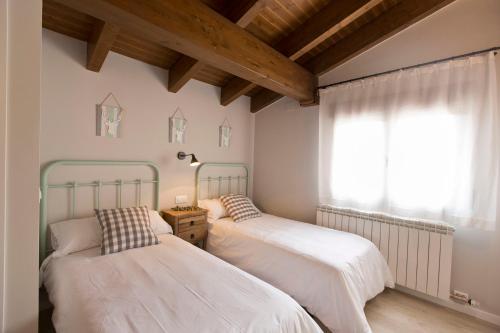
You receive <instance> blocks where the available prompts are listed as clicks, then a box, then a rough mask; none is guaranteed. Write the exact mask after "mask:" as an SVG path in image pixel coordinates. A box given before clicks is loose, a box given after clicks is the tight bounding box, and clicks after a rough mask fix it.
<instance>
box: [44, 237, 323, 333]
mask: <svg viewBox="0 0 500 333" xmlns="http://www.w3.org/2000/svg"><path fill="white" fill-rule="evenodd" d="M159 238H160V241H161V244H159V245H154V246H148V247H143V248H138V249H132V250H127V251H123V252H120V253H115V254H111V255H105V256H100V255H99V248H93V249H90V250H86V251H81V252H77V253H74V254H71V255H67V256H63V257H60V258H54V259H51V260H50V262H49V263H48V265H47V266H46V269H45V271H44V274H43V281H44V285H45V287H46V289H47V291H48V294H49V298H50V300H51V302H52V304H54V306H55V308H54V314H53V323H54V326H55V328H56V330H57V332H60V333H64V332H71V333H78V332H86V333H92V332H100V333H105V332H109V333H116V332H120V333H124V332H148V333H154V332H175V333H177V332H297V333H298V332H321V330H320V329H319V327H318V326H317V324H316V323H315V322H314V321H313V320H312V319H311V317H310V316H309V315H308V314H307V313H306V312H305V311H304V309H302V308H301V307H300V306H299V305H298V304H297V302H295V301H294V300H293V299H291V298H290V297H289V296H288V295H286V294H285V293H283V292H281V291H279V290H277V289H276V288H274V287H272V286H270V285H268V284H267V283H265V282H263V281H261V280H259V279H257V278H255V277H253V276H251V275H250V274H247V273H245V272H243V271H241V270H240V269H238V268H236V267H234V266H231V265H229V264H227V263H225V262H223V261H222V260H220V259H218V258H216V257H214V256H212V255H210V254H208V253H206V252H204V251H202V250H200V249H198V248H196V247H195V246H193V245H190V244H188V243H186V242H184V241H183V240H181V239H179V238H177V237H175V236H172V235H161V236H159Z"/></svg>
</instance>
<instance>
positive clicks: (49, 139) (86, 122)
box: [40, 30, 253, 208]
mask: <svg viewBox="0 0 500 333" xmlns="http://www.w3.org/2000/svg"><path fill="white" fill-rule="evenodd" d="M85 62H86V43H83V42H81V41H78V40H75V39H72V38H69V37H66V36H63V35H61V34H58V33H55V32H52V31H49V30H44V31H43V72H42V86H43V91H42V128H41V136H40V140H41V164H42V165H43V164H45V163H46V162H48V161H51V160H55V159H128V160H151V161H153V162H155V163H157V164H158V165H159V166H160V172H161V177H162V179H161V190H160V191H161V193H160V206H161V208H168V207H172V206H174V205H175V203H174V197H175V195H179V194H187V195H188V196H189V203H191V200H192V199H193V194H194V172H195V168H193V167H190V166H189V161H188V160H185V161H179V160H177V158H176V155H177V152H178V151H180V150H182V151H185V152H187V153H195V154H196V157H197V158H198V159H199V160H200V161H201V162H207V161H210V162H244V163H248V164H251V163H252V146H253V139H252V138H253V136H252V131H253V115H251V113H250V112H249V104H250V103H249V99H248V98H246V97H245V98H240V99H238V100H237V101H235V102H234V103H232V104H231V105H230V106H228V107H225V108H224V107H222V106H220V104H219V93H220V90H219V88H216V87H214V86H211V85H208V84H205V83H201V82H198V81H195V80H191V81H190V82H189V83H188V84H187V85H186V86H185V87H184V88H183V89H181V90H180V91H179V92H178V93H176V94H173V93H169V92H168V91H167V89H166V84H167V81H168V72H167V71H165V70H162V69H160V68H157V67H153V66H150V65H147V64H144V63H141V62H139V61H136V60H134V59H131V58H127V57H125V56H122V55H119V54H116V53H110V54H109V55H108V57H107V59H106V61H105V63H104V65H103V67H102V69H101V71H100V72H99V73H95V72H91V71H88V70H86V69H85ZM108 92H113V94H114V95H115V96H116V97H117V98H118V100H119V102H120V104H121V105H122V107H124V109H125V115H124V117H123V122H122V126H123V127H122V137H121V138H119V139H109V138H105V137H97V136H96V135H95V122H96V121H95V105H96V104H98V103H100V102H101V101H102V99H103V98H104V97H105V96H106V95H107V94H108ZM177 107H180V108H181V109H182V112H183V113H184V115H185V117H186V118H187V119H188V129H187V143H186V144H184V145H178V144H170V143H169V142H168V121H169V117H170V116H171V115H172V113H173V112H174V111H175V109H176V108H177ZM226 116H227V117H228V119H229V121H230V123H231V126H232V134H233V135H232V141H231V146H230V148H229V149H222V148H219V147H218V139H219V137H218V135H219V134H218V131H219V125H220V124H221V123H222V122H223V120H224V117H226Z"/></svg>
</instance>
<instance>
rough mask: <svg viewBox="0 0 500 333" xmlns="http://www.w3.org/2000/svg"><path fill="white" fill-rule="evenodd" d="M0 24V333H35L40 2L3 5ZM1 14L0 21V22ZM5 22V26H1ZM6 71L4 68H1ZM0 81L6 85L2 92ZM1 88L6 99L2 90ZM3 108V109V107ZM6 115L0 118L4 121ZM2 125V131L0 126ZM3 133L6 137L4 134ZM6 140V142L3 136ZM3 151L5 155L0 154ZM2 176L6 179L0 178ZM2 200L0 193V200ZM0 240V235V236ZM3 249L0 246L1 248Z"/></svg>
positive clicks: (6, 2) (31, 0) (5, 0)
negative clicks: (1, 277)
mask: <svg viewBox="0 0 500 333" xmlns="http://www.w3.org/2000/svg"><path fill="white" fill-rule="evenodd" d="M0 6H1V9H2V14H1V17H0V23H1V24H2V29H4V28H6V30H7V36H8V40H7V62H5V58H4V56H5V52H4V51H5V43H4V42H5V41H4V40H2V38H4V37H5V35H2V33H0V36H3V37H0V44H2V46H0V51H2V54H3V56H0V63H1V66H2V67H3V70H5V68H6V69H7V72H6V73H7V76H6V77H5V73H4V72H3V70H0V80H2V82H3V83H0V90H2V91H3V93H0V95H1V96H2V97H6V99H5V100H4V99H3V98H2V103H4V102H3V101H6V104H3V105H2V106H0V111H2V113H1V114H2V117H1V119H0V134H1V136H0V143H1V145H2V147H3V148H2V149H0V154H2V153H3V154H6V155H5V156H6V158H5V159H2V161H5V162H4V163H5V165H2V166H0V174H1V176H0V178H2V179H6V183H5V184H4V183H3V180H2V181H0V188H1V187H2V186H5V189H6V192H5V194H6V197H5V199H6V201H5V208H6V216H5V217H6V219H5V221H6V224H5V244H4V249H3V250H4V251H5V257H4V264H5V281H4V283H5V285H4V288H5V289H4V291H5V293H4V295H3V296H4V299H3V301H4V309H3V310H4V315H3V319H4V323H3V331H4V332H19V333H28V332H36V331H37V325H38V199H39V194H38V180H39V145H38V139H39V125H40V76H41V71H40V61H41V25H42V1H41V0H25V1H17V0H3V1H1V5H0ZM5 14H6V16H5ZM6 17H8V20H7V24H5V22H4V20H5V18H6ZM5 64H6V66H5V67H4V65H5ZM5 78H6V82H7V85H6V86H5ZM5 87H6V88H7V91H6V94H5V90H4V88H5ZM5 106H6V107H5ZM5 115H6V118H4V117H5ZM5 119H6V120H7V122H6V125H7V126H6V127H5V126H4V124H3V123H2V122H3V121H5ZM5 128H6V130H7V131H6V132H7V133H5ZM5 134H6V136H5ZM3 149H5V151H4V150H3ZM4 171H5V172H6V173H4ZM0 198H2V199H3V193H2V194H0ZM0 234H1V232H0ZM2 243H3V242H2Z"/></svg>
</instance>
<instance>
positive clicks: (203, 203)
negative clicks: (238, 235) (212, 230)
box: [198, 199, 229, 220]
mask: <svg viewBox="0 0 500 333" xmlns="http://www.w3.org/2000/svg"><path fill="white" fill-rule="evenodd" d="M198 207H200V208H203V209H206V210H208V217H209V218H211V219H214V220H218V219H220V218H223V217H226V216H229V215H228V213H227V211H226V208H224V205H223V204H222V202H221V201H220V200H219V199H204V200H198Z"/></svg>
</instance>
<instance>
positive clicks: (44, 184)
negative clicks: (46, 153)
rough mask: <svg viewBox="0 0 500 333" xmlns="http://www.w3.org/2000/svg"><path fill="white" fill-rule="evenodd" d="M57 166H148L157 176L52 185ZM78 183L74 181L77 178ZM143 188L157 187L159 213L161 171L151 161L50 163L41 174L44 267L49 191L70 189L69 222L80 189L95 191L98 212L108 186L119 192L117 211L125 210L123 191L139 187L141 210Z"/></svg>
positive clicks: (137, 198)
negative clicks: (103, 190)
mask: <svg viewBox="0 0 500 333" xmlns="http://www.w3.org/2000/svg"><path fill="white" fill-rule="evenodd" d="M56 166H80V167H81V166H84V167H85V166H92V167H94V166H111V167H122V166H139V167H140V166H146V167H148V168H149V169H151V171H152V172H153V177H152V178H150V179H142V178H136V179H132V180H124V179H114V180H109V181H104V180H102V179H99V180H96V181H90V182H76V181H68V182H65V183H54V184H49V180H48V179H49V174H50V172H51V171H52V170H53V169H54V168H55V167H56ZM73 179H74V178H73ZM143 184H152V185H153V198H152V205H153V207H152V208H153V209H155V210H158V207H159V191H160V170H159V169H158V167H157V166H156V165H155V164H154V163H153V162H149V161H109V160H56V161H52V162H50V163H48V164H47V165H45V167H43V168H42V170H41V172H40V231H39V232H40V240H39V242H40V244H39V250H40V254H39V256H40V263H42V261H43V260H44V259H45V257H46V256H47V254H48V248H47V226H48V223H47V202H48V200H47V199H48V192H49V191H48V190H49V189H55V188H62V189H68V190H69V193H70V200H71V202H70V212H69V218H73V217H75V209H76V207H77V198H78V196H77V190H78V189H80V188H91V189H92V192H91V193H92V194H91V195H92V196H93V197H92V199H93V200H92V201H93V207H94V209H99V208H101V192H102V188H103V187H105V186H114V187H115V189H116V195H117V198H116V207H121V205H122V193H123V192H122V191H123V187H124V186H127V185H132V186H135V187H136V191H135V203H136V205H137V206H140V205H141V203H142V196H141V193H142V191H141V187H142V185H143Z"/></svg>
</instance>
